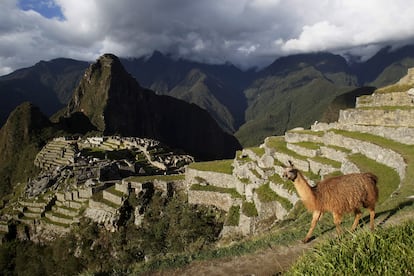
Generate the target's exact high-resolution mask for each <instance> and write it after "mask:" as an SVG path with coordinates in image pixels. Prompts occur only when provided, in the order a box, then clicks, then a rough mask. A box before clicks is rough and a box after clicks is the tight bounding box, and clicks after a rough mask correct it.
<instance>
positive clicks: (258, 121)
mask: <svg viewBox="0 0 414 276" xmlns="http://www.w3.org/2000/svg"><path fill="white" fill-rule="evenodd" d="M120 60H121V62H122V64H123V66H124V67H125V68H126V70H127V71H128V72H129V73H130V74H131V75H132V76H133V77H135V79H136V80H137V81H138V83H139V84H140V86H141V87H146V88H149V89H151V90H153V91H155V93H156V94H158V95H169V96H172V97H176V98H179V99H182V100H184V101H187V102H190V103H194V104H196V105H198V106H199V107H201V108H203V109H205V110H207V111H208V113H209V114H210V115H211V116H212V118H214V119H215V121H216V122H217V123H218V125H219V126H220V127H221V128H222V129H223V130H225V131H227V132H228V133H233V134H234V135H235V136H236V137H237V138H238V140H239V141H240V142H241V144H242V145H243V146H250V145H257V144H259V143H261V142H262V141H263V139H264V138H265V137H267V136H270V135H277V134H282V133H283V132H284V131H286V130H287V129H290V128H293V127H296V126H305V127H306V126H309V125H310V124H312V123H313V122H314V121H316V120H319V121H321V120H322V121H323V120H325V121H334V120H336V118H335V112H336V111H337V110H338V109H340V108H343V107H347V106H349V105H353V103H354V99H355V95H360V94H361V93H363V94H364V93H372V91H373V89H374V88H375V87H380V86H384V85H387V84H390V83H394V82H395V81H397V80H398V79H399V78H401V77H402V76H403V75H405V74H406V72H407V68H409V67H413V66H414V46H405V47H403V48H400V49H396V50H392V49H391V48H389V47H387V48H384V49H382V50H381V51H379V52H378V53H377V54H376V55H374V56H373V57H371V58H370V59H368V60H366V61H364V62H358V63H352V64H349V63H348V62H347V61H346V60H345V58H343V57H342V56H339V55H334V54H331V53H311V54H300V55H293V56H287V57H282V58H279V59H277V60H275V61H274V62H273V63H272V64H270V65H269V66H267V67H266V68H263V69H262V70H260V71H258V72H256V71H253V70H250V71H242V70H240V69H238V68H237V67H235V66H233V65H231V64H222V65H210V64H203V63H197V62H192V61H188V60H183V59H175V58H172V57H170V56H168V55H164V54H162V53H160V52H154V53H153V54H152V55H151V56H149V57H141V58H133V59H120ZM88 66H89V63H87V62H83V61H75V60H70V59H63V58H61V59H55V60H51V61H47V62H45V61H41V62H39V63H37V64H36V65H34V66H33V67H29V68H25V69H20V70H17V71H15V72H13V73H11V74H9V75H6V76H2V77H0V125H2V124H4V122H5V120H6V118H7V116H8V114H9V113H10V112H11V111H12V110H13V109H14V108H15V107H16V106H17V105H19V104H20V103H22V102H24V101H30V102H32V103H34V104H35V105H36V106H38V107H39V108H40V110H41V111H42V112H43V113H45V114H46V115H48V116H50V115H52V114H53V113H55V112H56V111H58V110H59V109H60V108H62V107H63V106H65V105H66V104H67V103H68V102H69V101H70V99H71V98H72V94H73V92H74V90H75V88H76V86H77V84H78V83H79V82H80V80H81V78H82V77H83V76H84V74H85V70H86V69H87V67H88ZM364 86H369V87H368V88H363V87H364ZM347 95H348V96H347Z"/></svg>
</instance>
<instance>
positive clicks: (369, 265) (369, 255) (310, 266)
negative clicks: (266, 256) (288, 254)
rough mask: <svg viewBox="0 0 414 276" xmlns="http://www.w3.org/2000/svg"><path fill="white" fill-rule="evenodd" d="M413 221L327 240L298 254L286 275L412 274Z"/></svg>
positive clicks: (413, 251)
mask: <svg viewBox="0 0 414 276" xmlns="http://www.w3.org/2000/svg"><path fill="white" fill-rule="evenodd" d="M413 235H414V222H408V223H405V224H403V225H400V226H394V227H390V228H387V229H379V230H377V231H376V232H368V231H362V232H358V233H356V234H352V235H344V236H343V237H342V238H341V239H339V240H338V239H330V240H328V241H326V242H323V243H322V244H320V245H318V246H316V247H315V248H314V249H312V250H311V251H310V252H309V253H308V254H305V255H304V256H303V257H301V258H300V259H299V260H298V261H297V262H296V264H295V265H293V266H292V268H291V269H290V270H289V271H288V273H286V275H412V274H413V272H414V262H413V260H414V250H413V248H414V239H413V238H412V237H413Z"/></svg>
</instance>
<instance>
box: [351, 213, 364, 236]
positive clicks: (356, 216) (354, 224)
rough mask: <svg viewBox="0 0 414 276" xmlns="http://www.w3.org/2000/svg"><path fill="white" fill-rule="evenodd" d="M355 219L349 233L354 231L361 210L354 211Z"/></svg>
mask: <svg viewBox="0 0 414 276" xmlns="http://www.w3.org/2000/svg"><path fill="white" fill-rule="evenodd" d="M354 213H355V219H354V223H353V224H352V227H351V231H354V230H355V229H356V227H357V226H358V223H359V220H360V219H361V216H362V213H361V210H359V209H357V210H355V212H354Z"/></svg>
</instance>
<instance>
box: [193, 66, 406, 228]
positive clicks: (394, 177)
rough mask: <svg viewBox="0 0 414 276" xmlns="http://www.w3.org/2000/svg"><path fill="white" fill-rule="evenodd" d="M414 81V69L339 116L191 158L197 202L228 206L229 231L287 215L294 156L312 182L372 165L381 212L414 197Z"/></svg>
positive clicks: (294, 198)
mask: <svg viewBox="0 0 414 276" xmlns="http://www.w3.org/2000/svg"><path fill="white" fill-rule="evenodd" d="M413 87H414V70H413V69H410V70H409V73H408V75H407V76H405V77H404V78H402V79H401V80H400V81H399V82H398V83H396V84H394V85H391V86H388V87H384V88H381V89H378V90H376V91H375V92H374V93H373V94H372V95H369V96H362V97H359V98H358V99H357V102H356V107H355V108H352V109H348V110H342V111H341V112H340V115H339V120H338V121H337V122H335V123H331V124H326V123H315V124H314V125H313V126H312V127H311V129H309V130H304V129H303V128H297V129H292V130H290V131H288V132H286V133H285V135H284V136H278V137H268V138H266V139H265V141H264V143H263V144H262V145H260V146H259V147H255V148H246V149H243V150H242V151H240V152H238V153H237V156H236V157H235V159H234V160H227V161H220V162H212V163H193V164H190V166H189V167H188V169H187V173H186V180H187V183H188V196H189V202H191V203H194V204H213V205H216V206H218V207H219V208H221V209H223V210H225V211H227V212H228V221H229V223H227V226H225V227H224V229H223V233H222V234H223V235H230V236H234V235H240V234H241V235H245V236H246V235H253V234H256V233H259V232H262V231H265V230H267V229H269V227H271V226H272V223H275V222H277V221H282V220H284V219H285V218H287V217H288V216H289V214H290V213H291V212H292V210H294V208H293V207H294V206H295V203H296V202H297V201H298V200H299V198H298V196H297V194H296V192H295V190H294V187H293V185H292V184H291V183H289V182H286V181H284V180H283V179H281V178H280V177H279V176H280V175H281V173H282V171H283V166H285V165H286V164H287V163H288V160H291V161H292V162H293V163H294V164H295V166H296V167H297V168H298V169H300V170H301V171H302V172H304V174H305V176H306V177H307V179H308V180H309V182H310V183H315V182H317V181H319V180H320V179H322V178H324V177H326V176H330V175H340V174H348V173H353V172H364V171H371V172H373V173H375V174H376V175H377V176H378V177H379V183H378V185H379V190H380V196H379V207H378V209H379V211H378V212H379V214H381V211H385V210H389V209H392V208H397V207H398V206H401V205H404V204H405V203H406V201H407V197H410V196H411V197H414V182H413V181H412V177H413V174H414V173H413V171H414V160H412V158H413V157H414V155H413V154H414V147H413V145H414V93H413V92H414V89H413ZM378 212H377V213H378ZM383 213H384V214H385V212H383ZM379 218H380V216H379V215H378V216H377V220H379Z"/></svg>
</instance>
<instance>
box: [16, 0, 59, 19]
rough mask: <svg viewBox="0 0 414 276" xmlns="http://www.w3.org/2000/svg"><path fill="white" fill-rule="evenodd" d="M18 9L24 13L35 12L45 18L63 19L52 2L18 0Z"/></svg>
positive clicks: (48, 0) (47, 0) (57, 7)
mask: <svg viewBox="0 0 414 276" xmlns="http://www.w3.org/2000/svg"><path fill="white" fill-rule="evenodd" d="M18 7H19V8H20V9H22V10H24V11H28V10H33V11H36V12H38V13H39V14H41V15H42V16H44V17H46V18H59V19H60V20H63V19H64V16H63V14H62V10H61V8H60V6H59V5H57V4H56V3H55V2H54V1H52V0H44V1H42V0H19V2H18Z"/></svg>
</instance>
